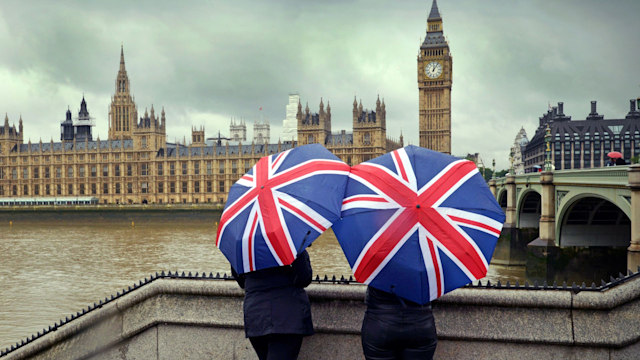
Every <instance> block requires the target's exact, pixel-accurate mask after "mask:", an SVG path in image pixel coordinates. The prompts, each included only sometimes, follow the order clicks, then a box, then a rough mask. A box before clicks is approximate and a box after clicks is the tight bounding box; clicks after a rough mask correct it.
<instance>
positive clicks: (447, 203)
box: [333, 146, 505, 304]
mask: <svg viewBox="0 0 640 360" xmlns="http://www.w3.org/2000/svg"><path fill="white" fill-rule="evenodd" d="M504 219H505V216H504V213H503V212H502V209H501V208H500V206H499V205H498V203H497V202H496V200H495V199H494V197H493V195H492V194H491V192H490V190H489V188H488V186H487V185H486V183H485V181H484V179H483V178H482V176H481V175H480V174H479V173H478V169H477V168H476V166H475V164H474V163H473V162H471V161H467V160H460V159H457V158H454V157H452V156H449V155H445V154H441V153H438V152H435V151H431V150H428V149H424V148H421V147H417V146H407V147H404V148H402V149H398V150H395V151H393V152H391V153H388V154H385V155H382V156H380V157H378V158H375V159H373V160H370V161H367V162H364V163H361V164H359V165H356V166H354V167H352V168H351V173H350V175H349V181H348V183H347V189H346V192H345V198H344V200H343V201H342V219H341V220H340V221H338V222H336V223H335V224H334V225H333V231H334V233H335V234H336V237H337V238H338V241H339V243H340V245H341V246H342V250H343V251H344V253H345V255H346V256H347V260H348V261H349V264H350V265H351V268H352V270H353V273H354V275H355V278H356V280H358V281H359V282H361V283H365V284H368V285H370V286H373V287H374V288H377V289H380V290H383V291H387V292H390V293H394V294H397V295H398V296H400V297H403V298H405V299H408V300H411V301H413V302H416V303H420V304H425V303H427V302H429V301H431V300H434V299H436V298H438V297H440V296H442V295H443V294H444V293H446V292H449V291H451V290H454V289H456V288H458V287H461V286H463V285H465V284H468V283H469V282H471V281H473V280H477V279H480V278H482V277H484V276H485V275H486V274H487V268H488V266H489V263H490V260H491V256H492V254H493V250H494V248H495V245H496V242H497V238H498V236H499V235H500V231H501V229H502V223H503V222H504Z"/></svg>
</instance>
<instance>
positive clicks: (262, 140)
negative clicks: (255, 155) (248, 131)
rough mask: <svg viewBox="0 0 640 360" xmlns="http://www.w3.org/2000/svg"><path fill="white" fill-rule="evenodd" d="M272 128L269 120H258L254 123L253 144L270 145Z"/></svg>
mask: <svg viewBox="0 0 640 360" xmlns="http://www.w3.org/2000/svg"><path fill="white" fill-rule="evenodd" d="M270 134H271V126H270V125H269V121H268V120H264V119H258V120H256V121H255V122H254V123H253V142H255V143H256V144H268V143H269V141H270V140H271V135H270Z"/></svg>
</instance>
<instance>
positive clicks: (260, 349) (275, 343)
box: [231, 250, 313, 360]
mask: <svg viewBox="0 0 640 360" xmlns="http://www.w3.org/2000/svg"><path fill="white" fill-rule="evenodd" d="M231 272H232V273H233V275H234V277H235V278H236V281H237V282H238V285H240V287H241V288H243V289H244V290H245V295H244V331H245V335H246V336H247V337H248V338H249V341H250V342H251V345H252V346H253V348H254V350H255V351H256V354H258V358H259V359H260V360H274V359H278V360H288V359H297V358H298V353H299V352H300V347H301V346H302V338H303V337H304V336H309V335H313V323H312V322H311V305H310V303H309V297H308V296H307V293H306V291H305V290H304V288H305V287H307V285H309V284H310V283H311V276H312V274H311V263H310V261H309V254H308V253H307V251H306V250H305V251H303V252H302V253H300V254H299V255H298V258H297V259H296V260H295V261H294V262H293V263H292V264H291V265H288V266H280V267H274V268H268V269H263V270H258V271H253V272H249V273H245V274H242V275H238V274H237V273H236V271H235V270H234V269H233V268H232V269H231Z"/></svg>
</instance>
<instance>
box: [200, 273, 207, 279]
mask: <svg viewBox="0 0 640 360" xmlns="http://www.w3.org/2000/svg"><path fill="white" fill-rule="evenodd" d="M200 277H201V278H203V279H204V278H206V277H207V273H205V272H204V271H203V272H202V275H200Z"/></svg>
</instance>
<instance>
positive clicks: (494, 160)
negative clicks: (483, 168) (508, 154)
mask: <svg viewBox="0 0 640 360" xmlns="http://www.w3.org/2000/svg"><path fill="white" fill-rule="evenodd" d="M491 164H492V165H493V173H492V174H491V178H493V179H495V178H496V159H495V158H494V159H493V161H492V163H491Z"/></svg>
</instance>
